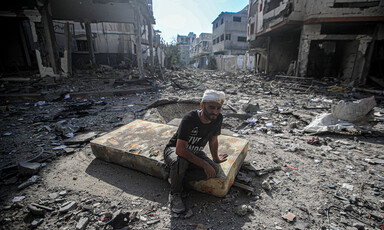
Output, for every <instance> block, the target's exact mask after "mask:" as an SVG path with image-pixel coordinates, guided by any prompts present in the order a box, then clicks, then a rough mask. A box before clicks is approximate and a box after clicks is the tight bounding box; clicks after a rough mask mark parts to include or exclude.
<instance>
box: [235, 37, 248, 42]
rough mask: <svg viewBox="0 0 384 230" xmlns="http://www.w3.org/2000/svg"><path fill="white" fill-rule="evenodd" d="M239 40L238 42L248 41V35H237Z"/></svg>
mask: <svg viewBox="0 0 384 230" xmlns="http://www.w3.org/2000/svg"><path fill="white" fill-rule="evenodd" d="M237 41H238V42H246V41H247V37H237Z"/></svg>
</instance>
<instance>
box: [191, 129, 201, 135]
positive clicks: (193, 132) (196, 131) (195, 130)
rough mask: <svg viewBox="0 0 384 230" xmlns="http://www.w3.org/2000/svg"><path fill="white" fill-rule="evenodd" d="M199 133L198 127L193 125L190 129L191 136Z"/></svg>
mask: <svg viewBox="0 0 384 230" xmlns="http://www.w3.org/2000/svg"><path fill="white" fill-rule="evenodd" d="M198 133H199V127H195V128H193V129H192V131H191V136H196V135H197V134H198Z"/></svg>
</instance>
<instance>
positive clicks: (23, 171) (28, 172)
mask: <svg viewBox="0 0 384 230" xmlns="http://www.w3.org/2000/svg"><path fill="white" fill-rule="evenodd" d="M40 168H41V165H40V163H37V162H22V163H19V165H18V171H19V174H20V175H21V176H32V175H35V174H37V173H38V172H39V171H40Z"/></svg>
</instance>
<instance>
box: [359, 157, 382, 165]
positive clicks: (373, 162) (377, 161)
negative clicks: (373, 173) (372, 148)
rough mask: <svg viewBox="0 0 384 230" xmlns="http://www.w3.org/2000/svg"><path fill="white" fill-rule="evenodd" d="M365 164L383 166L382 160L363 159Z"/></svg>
mask: <svg viewBox="0 0 384 230" xmlns="http://www.w3.org/2000/svg"><path fill="white" fill-rule="evenodd" d="M364 160H365V161H366V162H368V163H370V164H373V165H375V164H380V165H383V164H384V160H383V159H378V158H372V159H364Z"/></svg>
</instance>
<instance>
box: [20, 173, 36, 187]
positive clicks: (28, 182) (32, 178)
mask: <svg viewBox="0 0 384 230" xmlns="http://www.w3.org/2000/svg"><path fill="white" fill-rule="evenodd" d="M37 178H38V176H36V175H35V176H32V177H31V178H29V179H28V180H27V181H26V182H24V183H22V184H21V185H19V186H18V187H17V188H18V189H23V188H26V187H28V186H30V185H32V184H34V183H35V182H36V180H37Z"/></svg>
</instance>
